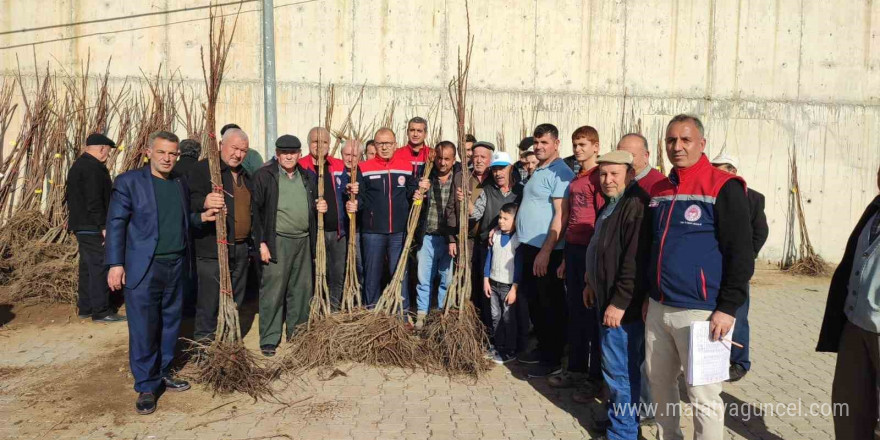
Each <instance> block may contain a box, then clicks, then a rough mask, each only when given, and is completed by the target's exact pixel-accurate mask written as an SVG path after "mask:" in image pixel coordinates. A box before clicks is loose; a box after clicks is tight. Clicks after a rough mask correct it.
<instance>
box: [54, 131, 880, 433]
mask: <svg viewBox="0 0 880 440" xmlns="http://www.w3.org/2000/svg"><path fill="white" fill-rule="evenodd" d="M427 130H428V122H427V121H426V120H424V119H423V118H419V117H416V118H413V119H411V120H410V121H409V122H408V124H407V142H406V143H405V144H404V145H402V146H399V145H398V140H397V138H396V136H395V133H394V132H393V131H392V130H390V129H388V128H382V129H379V130H378V131H377V132H376V133H375V136H374V138H373V139H372V140H370V141H368V142H366V143H365V145H361V143H360V142H358V141H356V140H351V141H347V142H346V143H345V144H344V146H343V148H342V150H341V156H342V159H341V160H340V159H337V158H334V157H330V156H328V151H329V145H330V133H328V132H327V130H325V129H323V128H319V127H316V128H313V129H312V130H310V131H309V132H308V134H307V137H306V144H307V147H306V148H307V150H308V151H307V153H304V152H303V146H302V144H301V141H300V140H299V138H297V137H296V136H293V135H284V136H281V137H279V138H278V140H277V142H276V143H275V150H274V155H273V157H272V158H271V159H270V160H269V161H267V162H265V163H262V164H261V165H255V164H254V161H253V160H251V161H250V162H251V165H250V166H248V165H247V162H248V157H249V156H251V155H252V152H253V150H252V149H250V148H249V140H248V136H247V134H246V133H245V132H244V131H243V130H242V129H241V128H240V127H238V126H236V125H234V124H230V125H228V126H226V127H224V128H223V130H221V141H220V159H221V167H220V170H221V181H219V182H215V181H212V179H211V176H210V172H209V167H208V163H207V160H201V161H199V160H198V157H199V155H200V146H199V145H198V143H197V142H195V141H192V140H184V141H182V142H181V141H179V139H178V138H177V137H176V136H175V135H174V134H172V133H167V132H157V133H154V134H153V135H152V136H151V137H150V144H149V149H148V150H147V154H148V156H149V159H150V160H149V164H148V165H146V166H145V167H143V168H141V169H138V170H134V171H130V172H127V173H124V174H122V175H120V176H119V177H117V178H116V180H115V182H114V183H112V184H111V181H110V176H109V174H108V173H107V170H106V167H105V166H104V165H103V163H104V162H105V161H106V159H107V157H108V151H109V149H110V148H113V147H114V146H115V145H114V143H113V142H112V141H111V140H110V139H108V138H106V137H105V136H103V135H100V134H94V135H91V136H89V138H88V139H87V140H86V145H87V146H86V148H85V150H84V154H83V155H82V156H81V157H80V158H79V159H78V160H77V161H76V163H75V164H74V165H73V167H72V168H71V170H70V177H69V179H68V188H67V200H68V206H69V208H70V224H69V227H70V229H71V230H72V231H74V232H76V237H77V240H78V242H79V247H80V253H81V255H82V258H81V260H80V261H81V262H80V265H81V270H80V300H79V313H80V316H81V317H83V318H85V317H89V316H90V317H92V319H93V320H96V321H107V322H114V321H120V320H125V319H126V317H123V316H120V315H118V314H117V313H116V311H115V310H113V309H112V308H111V307H110V305H109V301H108V295H109V291H108V288H109V289H112V290H123V291H124V294H125V302H126V312H127V313H126V316H127V319H128V323H129V328H130V344H131V350H130V357H131V359H130V361H131V368H132V372H133V375H134V378H135V390H136V391H138V393H139V396H138V400H137V403H136V409H137V411H138V412H139V413H142V414H148V413H151V412H153V411H154V410H155V408H156V396H157V393H158V392H159V391H160V390H161V388H162V387H164V388H165V389H166V390H170V391H183V390H185V389H187V388H189V384H188V383H186V382H185V381H182V380H179V379H175V378H173V376H172V372H171V370H170V365H171V360H172V359H173V356H174V345H175V342H176V341H177V337H178V332H179V326H180V319H181V315H182V313H183V311H182V310H183V309H184V308H186V304H185V303H186V301H185V300H184V298H185V297H187V294H188V292H196V294H194V295H192V297H193V298H194V309H195V332H194V337H195V338H196V339H199V340H210V339H211V338H212V337H213V334H214V331H215V329H216V325H217V313H218V303H219V301H218V300H219V295H220V294H221V292H220V286H219V282H218V280H219V273H218V270H219V269H218V267H219V265H218V262H217V245H218V243H222V244H226V245H227V246H228V249H229V267H230V272H231V278H232V292H226V293H228V294H231V295H232V297H233V298H234V300H235V302H236V304H237V305H239V306H240V305H241V304H242V302H243V301H244V299H245V297H246V294H247V292H248V290H249V289H253V290H257V291H258V297H259V333H260V349H261V352H262V353H263V355H265V356H273V355H274V354H275V350H276V348H277V346H278V345H279V344H280V343H281V336H282V332H285V335H286V337H287V338H290V337H291V335H292V333H293V331H294V328H295V327H296V326H297V325H299V324H301V323H303V322H305V321H306V320H307V319H308V314H309V300H310V298H311V295H312V290H313V289H312V285H313V278H314V274H313V271H314V261H313V260H314V255H315V246H316V240H317V233H316V231H317V225H318V216H319V215H322V216H323V227H324V231H325V234H324V237H325V238H324V240H325V242H324V246H325V248H326V254H327V261H326V264H327V279H328V282H329V288H330V295H331V299H332V303H333V304H332V306H333V307H334V308H335V307H338V306H339V304H340V301H341V298H342V291H343V280H344V278H345V273H346V264H347V262H348V261H349V260H348V258H347V253H348V249H349V246H348V241H349V240H356V246H355V248H356V250H357V253H358V255H357V257H356V258H355V261H356V262H357V263H356V264H357V273H358V274H359V277H361V281H362V283H361V284H362V300H363V304H365V305H366V306H367V307H372V306H373V305H375V304H376V302H377V301H378V299H379V296H380V295H381V293H382V290H383V288H384V286H385V285H386V284H387V283H388V282H389V280H390V276H389V274H392V273H394V271H395V270H396V266H397V264H398V261H399V260H400V256H401V255H402V254H403V253H405V252H410V253H411V254H410V255H411V258H410V260H411V262H412V264H410V265H408V267H407V268H406V269H407V270H409V271H413V272H414V276H412V277H405V280H408V281H406V282H404V283H403V286H402V288H403V297H404V305H403V307H404V310H405V312H406V313H405V316H404V318H402V319H407V320H408V321H409V322H411V323H412V325H413V327H414V330H415V331H417V330H418V329H420V328H421V327H422V326H423V325H424V323H425V318H426V316H427V314H428V313H429V311H430V309H431V308H432V307H438V306H440V307H442V306H443V304H444V299H445V296H446V290H447V287H448V285H449V282H450V280H451V276H452V271H453V270H454V269H453V268H454V266H455V264H454V263H453V262H454V261H455V259H456V258H458V257H459V254H460V252H459V250H460V249H461V246H467V247H468V249H470V250H471V252H470V255H472V261H470V262H466V263H465V264H470V266H471V271H472V282H473V295H472V300H473V303H474V305H475V307H476V309H477V310H478V312H479V316H480V319H481V321H482V322H483V324H484V325H485V327H486V330H487V333H488V336H489V340H490V341H491V345H490V346H489V347H487V350H488V352H489V354H490V356H491V357H492V359H493V360H494V361H495V362H496V363H499V364H505V363H508V362H512V361H516V362H519V363H521V364H524V365H526V366H527V367H528V372H527V374H528V376H529V377H530V378H544V377H546V378H547V381H548V382H549V384H550V385H551V386H553V387H574V388H576V392H575V393H574V394H573V398H574V400H575V401H578V402H582V403H586V402H589V401H591V400H592V399H594V398H596V397H597V396H600V397H604V398H606V399H607V400H608V402H609V409H608V420H607V423H605V424H604V425H602V426H599V428H601V429H604V430H605V431H606V435H607V437H608V438H612V439H635V438H637V436H638V434H639V432H640V414H639V413H638V412H637V411H620V410H619V409H620V408H621V407H622V406H626V405H630V407H632V408H635V407H636V406H637V405H638V403H639V402H640V401H641V402H643V403H655V404H657V406H656V413H655V419H656V424H657V425H658V429H659V433H660V437H661V438H663V439H673V438H682V433H681V430H680V427H679V416H680V414H679V413H678V412H677V411H675V410H674V409H673V408H675V405H670V404H675V403H678V402H679V400H680V396H679V376H680V375H681V373H682V371H683V368H687V364H688V356H689V350H688V338H689V328H690V325H691V323H692V322H695V321H709V322H710V332H711V337H712V338H713V339H715V340H723V341H727V342H726V343H730V342H729V341H730V340H731V339H732V340H733V341H735V342H736V343H738V344H739V345H740V346H741V347H742V348H738V347H732V352H731V366H730V380H731V381H735V380H739V379H741V378H742V377H743V376H745V375H746V373H747V372H748V370H749V368H750V365H751V364H750V362H749V355H748V349H749V335H748V331H749V327H748V305H749V280H750V278H751V277H752V274H753V271H754V261H755V258H756V257H757V254H758V252H759V250H760V249H761V246H762V245H763V244H764V242H765V241H766V239H767V235H768V228H767V222H766V218H765V216H764V212H763V210H764V199H763V196H762V195H760V194H759V193H758V192H756V191H754V190H753V189H751V188H747V185H746V182H745V180H743V179H742V178H741V177H739V176H738V175H737V165H738V164H737V161H736V159H735V158H733V157H731V156H729V155H720V156H718V157H716V158H715V159H713V160H711V161H710V160H709V159H708V157H707V156H706V155H705V153H704V151H705V147H706V139H705V137H704V128H703V124H702V122H701V121H700V120H699V119H698V118H697V117H695V116H691V115H678V116H675V117H674V118H672V120H670V121H669V123H668V125H667V127H666V135H665V146H666V148H665V150H666V151H665V152H666V156H667V158H668V160H669V161H670V162H671V164H672V166H673V169H672V171H671V172H670V174H669V175H668V176H664V175H663V174H661V173H660V172H659V171H657V170H656V169H655V168H653V167H652V166H651V165H650V151H649V148H648V142H647V140H646V139H645V138H644V137H643V136H642V135H640V134H637V133H630V134H626V135H624V136H622V137H621V138H620V139H619V140H617V142H616V145H615V148H612V149H610V151H608V152H606V153H605V154H602V155H600V150H601V146H602V144H601V143H600V140H599V134H598V132H597V130H596V129H595V128H593V127H590V126H583V127H580V128H578V129H577V130H575V131H574V132H573V133H572V135H571V142H572V150H573V153H574V154H573V155H572V156H570V157H568V158H565V159H563V158H561V157H560V146H561V142H562V139H561V137H560V133H559V131H558V129H557V128H556V127H555V126H553V125H552V124H541V125H539V126H537V127H536V128H535V129H534V132H533V136H531V137H528V138H526V139H523V141H522V142H521V143H520V145H519V148H518V150H519V154H518V156H519V157H518V158H517V159H514V158H512V157H511V156H510V155H509V154H508V153H506V152H504V151H498V150H497V149H496V147H495V146H494V145H493V144H492V143H490V142H485V141H478V140H477V139H476V138H474V137H473V136H472V135H468V136H467V138H466V145H465V146H466V151H467V154H466V157H464V158H461V157H457V156H458V154H457V152H458V149H457V147H456V145H455V144H454V143H452V142H449V141H442V142H439V143H438V144H437V145H435V146H433V147H430V146H428V145H427V144H426V143H425V139H426V137H427V134H428V133H427ZM432 152H433V154H432ZM322 157H323V158H324V161H323V167H324V168H323V170H320V169H319V168H318V167H319V165H318V164H319V163H321V162H320V160H319V159H320V158H322ZM429 160H433V161H434V166H433V169H432V170H431V172H430V173H429V174H428V175H424V169H425V163H426V162H427V161H429ZM261 162H262V159H261V158H259V159H257V160H256V163H257V164H259V163H261ZM353 169H355V170H354V171H355V172H354V176H355V179H354V180H351V179H350V176H351V175H352V170H353ZM319 176H321V177H322V178H323V181H322V182H319V181H318V179H319ZM319 184H321V185H323V188H324V191H323V194H324V196H323V197H319V196H318V186H319ZM878 184H880V182H878ZM111 185H112V189H111ZM464 185H467V186H468V188H469V191H468V194H469V197H468V199H467V200H465V198H464V191H463V187H464ZM416 201H419V203H418V206H420V209H421V214H420V218H419V224H418V228H417V229H416V230H415V231H407V218H408V215H409V211H410V208H411V207H412V206H413V204H414V203H415V202H416ZM877 204H878V202H877V201H876V200H875V203H874V205H877ZM874 205H872V206H874ZM875 208H876V207H875ZM462 209H466V210H467V218H468V219H469V222H468V225H467V230H468V234H467V242H466V243H462V242H460V241H459V236H458V231H459V224H458V223H459V219H460V218H461V217H460V216H459V213H461V210H462ZM221 211H223V212H225V213H226V223H227V224H226V230H227V231H228V232H227V236H225V237H218V236H217V233H216V228H215V226H214V224H213V222H214V220H215V219H216V218H217V213H219V212H221ZM875 212H876V209H875V210H874V214H873V215H874V217H875V218H876V217H877V215H876V213H875ZM866 215H868V214H866ZM352 219H353V220H354V221H355V222H356V224H355V231H356V233H355V235H354V236H351V234H350V233H349V227H350V226H351V225H350V221H352ZM870 221H872V222H873V223H869V220H868V219H863V222H862V223H860V224H862V225H863V226H864V224H871V225H873V229H872V231H874V232H872V233H871V234H870V236H869V237H868V238H866V241H865V243H862V241H858V239H854V240H856V241H858V243H857V244H852V243H851V246H854V247H858V249H859V250H860V251H859V252H862V251H863V250H864V249H863V247H865V248H866V249H867V246H873V247H872V248H871V249H875V250H876V247H877V241H875V238H876V235H877V234H876V232H877V229H878V221H876V220H870ZM409 232H412V233H414V234H416V236H415V239H414V241H413V242H414V243H415V246H414V249H404V248H403V246H404V243H405V238H406V234H407V233H409ZM866 243H867V244H866ZM862 245H864V246H863V247H859V246H862ZM848 252H849V247H848ZM866 255H867V254H866ZM877 261H878V259H877V258H876V257H875V260H874V262H873V263H872V264H873V266H871V267H872V270H873V271H874V272H872V274H873V275H872V276H869V277H868V278H867V281H865V280H864V278H865V277H864V276H862V278H858V276H859V272H855V275H853V276H855V277H857V278H856V279H857V281H858V280H860V279H861V280H862V281H861V282H863V284H868V285H871V286H873V287H870V286H868V287H865V289H864V290H866V291H871V289H874V291H876V288H877V286H876V285H874V284H871V283H875V284H876V279H878V278H880V277H877V276H876V273H877V271H878V270H877V267H878V266H880V263H878V262H877ZM459 264H462V263H461V262H459ZM849 276H850V274H849V273H846V274H845V275H841V277H847V278H848V277H849ZM835 280H838V277H837V276H836V277H835ZM852 282H853V281H852V280H850V283H852ZM840 283H844V285H843V287H842V288H841V287H840V286H838V289H839V290H842V291H843V292H844V293H843V294H842V295H843V296H845V297H846V299H847V304H849V303H850V299H849V295H846V291H847V287H846V285H845V281H840V280H838V284H840ZM833 287H834V285H833ZM411 301H412V302H414V304H411ZM837 302H840V301H837ZM829 304H832V302H831V300H829ZM840 309H841V310H842V305H841V306H840ZM847 310H849V311H848V312H847V317H849V319H850V320H851V321H853V322H854V323H856V322H868V323H873V325H874V327H872V328H865V327H864V326H863V327H862V328H865V330H867V331H869V332H873V333H872V334H873V335H874V337H876V332H877V328H875V327H876V326H877V324H876V323H877V322H880V319H874V320H873V321H872V320H871V317H870V316H869V317H867V318H864V317H861V320H860V321H856V318H855V317H851V316H850V313H851V312H850V311H852V310H853V307H852V306H850V307H848V309H847ZM835 313H836V312H835ZM841 313H842V312H841ZM837 318H838V322H847V320H846V319H843V321H840V318H839V316H838V317H837ZM734 323H736V325H734ZM840 325H841V326H842V324H840ZM847 325H848V327H846V328H845V329H843V332H844V335H845V336H846V335H847V334H849V333H853V334H852V335H851V336H850V337H851V338H852V339H853V341H852V342H850V343H851V344H856V343H861V342H860V341H861V339H864V338H865V336H863V335H861V334H856V333H854V330H850V327H851V325H849V324H847ZM841 328H842V327H841ZM731 330H733V331H732V332H731ZM835 331H836V332H837V334H838V335H839V333H840V331H841V329H840V328H836V329H835ZM530 334H533V335H534V338H535V339H536V340H537V345H536V346H535V347H532V345H531V344H530V338H529V336H530ZM857 338H859V339H858V341H857V340H856V339H857ZM833 342H834V343H835V344H836V342H837V340H834V341H833ZM875 343H876V339H875ZM841 344H844V342H841ZM875 347H876V344H875ZM834 348H836V345H835V347H834ZM873 353H874V354H873V355H871V356H873V358H871V359H873V360H871V359H864V360H863V361H864V362H873V365H875V366H876V365H877V361H876V358H877V355H876V349H875V350H874V351H873ZM860 362H861V361H860ZM842 368H843V367H841V366H840V365H838V373H840V372H841V370H842ZM854 380H855V379H853V381H854ZM866 380H867V379H866ZM871 380H875V379H871ZM872 383H873V382H872ZM835 384H837V382H835ZM684 386H685V388H686V389H687V394H688V397H689V399H690V403H691V405H692V406H693V407H694V409H695V411H694V418H695V423H694V427H695V428H694V429H695V436H696V438H700V439H721V438H722V437H723V433H724V408H723V402H722V400H721V389H722V384H721V383H715V384H708V385H699V386H692V385H690V384H688V383H687V381H684ZM836 389H837V388H836V387H835V390H836ZM863 404H864V405H869V404H870V402H867V401H866V402H865V403H863ZM873 405H874V407H873V408H874V409H875V411H874V413H873V415H872V413H870V411H869V412H868V416H870V417H874V420H876V417H875V416H876V396H875V399H874V400H873ZM642 416H643V417H642V420H641V423H645V422H646V419H649V417H644V416H646V415H645V414H643V415H642ZM866 417H867V416H866ZM870 417H869V418H870ZM647 422H649V423H653V420H647ZM852 438H857V437H852Z"/></svg>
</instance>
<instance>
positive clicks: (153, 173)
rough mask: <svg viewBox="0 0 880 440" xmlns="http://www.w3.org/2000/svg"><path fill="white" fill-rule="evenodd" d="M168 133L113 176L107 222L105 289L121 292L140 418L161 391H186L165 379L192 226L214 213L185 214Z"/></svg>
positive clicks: (180, 384)
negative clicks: (138, 162)
mask: <svg viewBox="0 0 880 440" xmlns="http://www.w3.org/2000/svg"><path fill="white" fill-rule="evenodd" d="M179 142H180V140H179V139H178V138H177V136H175V135H174V133H169V132H166V131H157V132H155V133H153V134H151V135H150V139H149V143H148V145H149V149H148V150H147V154H148V155H149V158H150V164H149V165H148V166H145V167H143V168H140V169H137V170H132V171H129V172H127V173H124V174H122V175H120V176H119V177H117V178H116V182H115V184H114V185H113V192H112V193H111V196H110V208H109V210H108V213H107V222H106V230H107V237H106V246H105V249H106V257H105V262H106V264H107V265H108V266H110V270H109V273H108V275H107V284H108V285H109V286H110V288H111V289H113V290H120V289H123V288H124V290H125V308H126V315H127V316H128V333H129V337H128V343H129V362H130V364H131V372H132V375H133V376H134V381H135V383H134V389H135V391H137V392H138V393H139V395H138V399H137V403H136V404H135V408H136V409H137V412H138V413H139V414H150V413H152V412H153V411H155V410H156V397H157V395H158V392H159V391H160V387H162V386H164V387H165V389H166V390H168V391H185V390H187V389H189V383H187V382H186V381H183V380H178V379H174V378H172V377H171V372H170V367H171V361H172V360H173V359H174V347H175V345H176V344H177V335H178V332H179V330H180V319H181V309H182V298H183V283H182V282H181V281H182V277H183V273H184V271H185V270H187V264H188V263H187V262H188V261H190V260H189V258H188V253H189V252H190V249H189V247H188V246H187V243H189V227H190V225H192V226H196V227H199V226H201V225H202V223H203V222H209V221H213V220H214V219H215V218H216V214H217V211H218V210H217V209H213V210H208V211H206V212H203V213H202V214H201V215H200V214H193V213H190V212H189V208H188V207H189V203H188V202H189V195H188V194H187V189H186V187H185V186H184V185H183V183H182V182H181V181H180V180H179V179H172V178H171V176H170V173H171V170H172V168H173V167H174V163H175V161H176V159H177V156H178V155H179V151H178V143H179Z"/></svg>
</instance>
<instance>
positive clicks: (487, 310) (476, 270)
mask: <svg viewBox="0 0 880 440" xmlns="http://www.w3.org/2000/svg"><path fill="white" fill-rule="evenodd" d="M468 246H471V249H472V250H471V283H472V286H473V287H471V301H472V302H473V303H474V307H476V308H477V315H479V317H480V322H482V323H483V325H484V326H485V328H486V332H487V334H488V335H489V337H490V338H491V337H492V328H493V326H492V301H491V300H490V299H489V298H486V295H485V294H484V293H483V266H484V265H485V264H486V257H487V256H488V255H489V243H488V242H485V241H481V240H480V239H471V240H468Z"/></svg>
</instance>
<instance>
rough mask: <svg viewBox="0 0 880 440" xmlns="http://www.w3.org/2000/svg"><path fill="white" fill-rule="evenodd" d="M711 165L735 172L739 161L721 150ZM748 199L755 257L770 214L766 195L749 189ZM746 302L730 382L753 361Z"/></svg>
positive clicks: (740, 312)
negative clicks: (750, 356)
mask: <svg viewBox="0 0 880 440" xmlns="http://www.w3.org/2000/svg"><path fill="white" fill-rule="evenodd" d="M712 166H714V167H715V168H718V169H719V170H721V171H727V172H728V173H731V174H733V175H736V172H737V160H736V158H735V157H733V156H730V155H728V154H725V153H721V154H719V155H718V156H715V158H714V159H712ZM746 196H748V198H749V216H750V218H751V223H752V247H753V248H754V249H755V258H758V252H759V251H760V250H761V247H763V246H764V242H766V241H767V236H768V235H769V234H770V227H769V226H767V216H766V215H764V195H763V194H761V193H759V192H757V191H755V190H754V189H753V188H748V189H747V190H746ZM750 296H751V295H748V296H747V297H746V302H745V303H744V304H743V305H742V306H741V307H740V308H739V309H737V311H736V326H734V327H733V340H734V341H736V342H738V343H740V344H742V346H743V348H739V347H736V346H733V347H731V348H730V380H729V381H730V382H736V381H738V380H740V379H742V378H743V377H745V375H746V374H747V373H748V372H749V369H751V367H752V362H751V361H750V360H749V297H750Z"/></svg>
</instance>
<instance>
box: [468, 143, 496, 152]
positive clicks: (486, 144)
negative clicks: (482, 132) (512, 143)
mask: <svg viewBox="0 0 880 440" xmlns="http://www.w3.org/2000/svg"><path fill="white" fill-rule="evenodd" d="M477 147H483V148H486V149H489V150H491V151H495V145H494V144H492V143H491V142H486V141H479V142H476V143H474V146H473V147H471V148H472V149H473V148H477Z"/></svg>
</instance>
